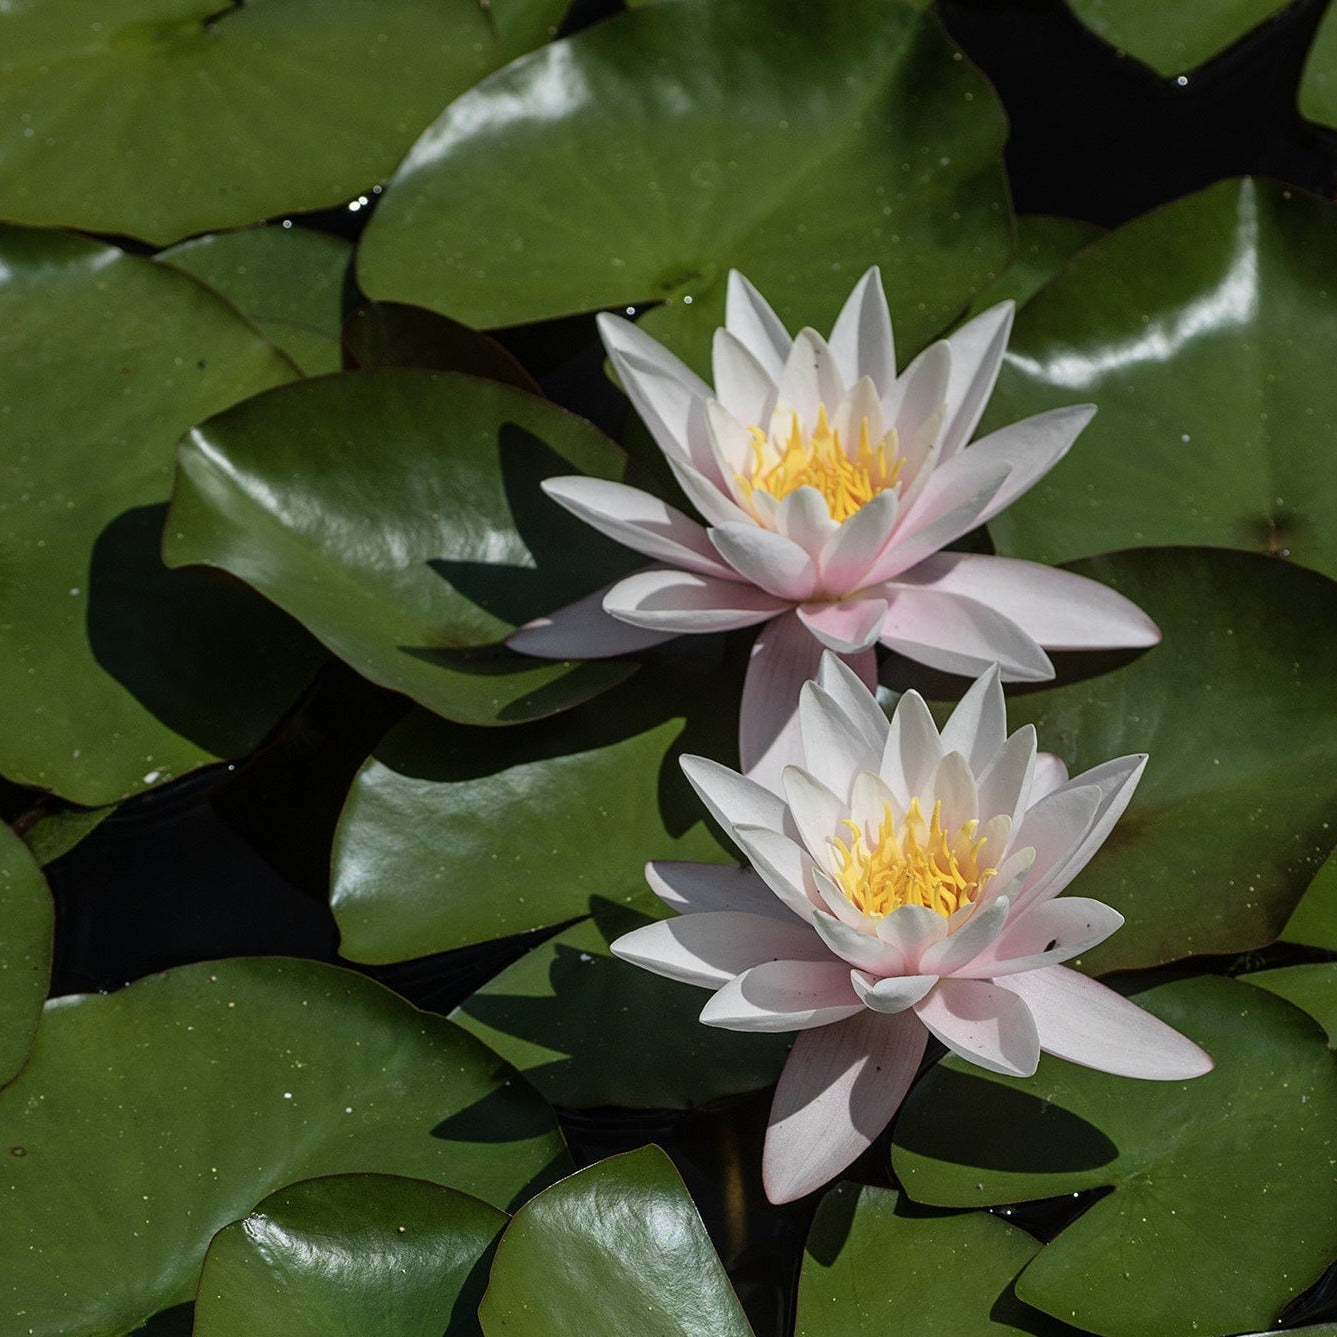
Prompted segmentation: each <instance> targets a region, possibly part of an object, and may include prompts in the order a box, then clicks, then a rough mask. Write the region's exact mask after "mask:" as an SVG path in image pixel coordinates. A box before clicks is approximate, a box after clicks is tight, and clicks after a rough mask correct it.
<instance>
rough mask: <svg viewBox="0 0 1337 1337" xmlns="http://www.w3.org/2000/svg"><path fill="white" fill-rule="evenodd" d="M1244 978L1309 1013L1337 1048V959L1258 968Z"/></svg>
mask: <svg viewBox="0 0 1337 1337" xmlns="http://www.w3.org/2000/svg"><path fill="white" fill-rule="evenodd" d="M1240 979H1242V980H1244V981H1246V982H1247V983H1249V984H1256V985H1257V986H1258V987H1259V988H1260V989H1266V990H1267V991H1268V992H1269V993H1274V994H1276V995H1277V996H1278V997H1279V998H1284V999H1285V1000H1286V1001H1287V1002H1288V1003H1294V1004H1295V1006H1296V1007H1298V1008H1299V1009H1300V1010H1301V1011H1302V1012H1308V1013H1309V1015H1310V1016H1311V1017H1313V1018H1314V1020H1315V1021H1316V1022H1318V1024H1319V1025H1320V1026H1322V1027H1323V1029H1324V1030H1325V1031H1327V1033H1328V1043H1329V1045H1330V1046H1331V1047H1332V1048H1334V1049H1337V961H1320V962H1315V963H1313V964H1311V965H1304V966H1284V967H1282V968H1281V969H1280V970H1257V971H1254V972H1253V973H1252V974H1249V975H1241V976H1240Z"/></svg>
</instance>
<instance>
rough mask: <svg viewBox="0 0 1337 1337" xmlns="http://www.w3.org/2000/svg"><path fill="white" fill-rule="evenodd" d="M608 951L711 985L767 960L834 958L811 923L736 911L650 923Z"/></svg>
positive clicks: (670, 975) (664, 972)
mask: <svg viewBox="0 0 1337 1337" xmlns="http://www.w3.org/2000/svg"><path fill="white" fill-rule="evenodd" d="M609 949H610V950H611V951H612V953H613V955H614V956H618V957H621V958H622V960H624V961H630V962H631V963H632V964H633V965H637V966H644V967H645V969H646V970H651V971H653V972H654V973H655V974H656V975H664V976H666V977H667V978H668V979H671V980H681V981H682V983H684V984H697V985H700V986H702V987H703V988H706V989H718V988H719V987H720V986H721V985H723V984H727V983H728V982H729V981H730V980H731V979H733V977H734V976H735V975H738V974H741V973H742V972H744V971H747V970H751V969H753V968H754V967H755V966H759V965H761V964H762V963H763V962H766V961H830V960H831V953H830V952H829V951H827V949H826V947H825V946H824V945H823V943H822V941H821V939H820V938H819V937H818V936H817V935H816V934H815V933H814V932H813V931H812V930H811V929H810V928H808V927H807V925H806V924H800V923H799V922H798V921H797V920H795V919H787V920H779V919H769V918H766V917H765V916H763V915H751V914H746V913H739V912H737V911H731V910H721V911H717V912H715V913H713V914H711V913H707V914H700V915H679V916H678V917H677V918H676V919H663V920H660V921H659V922H658V923H657V924H646V925H645V926H644V927H643V928H638V929H633V930H632V931H631V932H630V933H624V934H623V935H622V936H621V937H620V938H618V939H617V940H616V941H615V942H613V943H611V944H610V947H609Z"/></svg>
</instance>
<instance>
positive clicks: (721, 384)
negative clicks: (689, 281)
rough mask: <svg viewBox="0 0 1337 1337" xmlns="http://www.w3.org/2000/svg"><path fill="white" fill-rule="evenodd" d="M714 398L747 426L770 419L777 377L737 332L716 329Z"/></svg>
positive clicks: (712, 357)
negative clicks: (773, 375)
mask: <svg viewBox="0 0 1337 1337" xmlns="http://www.w3.org/2000/svg"><path fill="white" fill-rule="evenodd" d="M711 369H712V373H713V375H714V378H715V398H716V399H718V400H719V401H720V403H721V404H723V405H724V407H725V408H726V409H728V410H729V412H730V413H732V414H733V416H734V417H735V418H737V419H738V421H739V422H741V423H742V424H743V425H744V426H752V427H755V426H759V425H760V424H762V423H766V422H770V420H771V411H772V410H773V409H774V408H775V379H774V378H773V377H772V376H771V375H769V373H768V372H767V371H766V368H765V367H763V366H762V364H761V363H760V362H759V361H758V360H757V358H756V356H755V355H754V354H753V353H752V352H751V351H750V350H749V349H748V347H747V345H746V344H744V343H743V341H742V340H741V339H739V338H738V337H737V335H734V334H730V333H729V331H728V330H727V329H721V330H716V331H715V338H714V342H713V343H712V345H711Z"/></svg>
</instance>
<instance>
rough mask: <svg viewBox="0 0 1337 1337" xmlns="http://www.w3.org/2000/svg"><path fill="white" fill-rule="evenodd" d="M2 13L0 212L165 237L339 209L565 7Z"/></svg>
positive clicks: (403, 4) (532, 0)
mask: <svg viewBox="0 0 1337 1337" xmlns="http://www.w3.org/2000/svg"><path fill="white" fill-rule="evenodd" d="M494 8H496V9H497V10H498V15H497V18H495V19H494V18H493V17H491V16H490V15H489V13H488V10H487V8H486V7H484V6H482V5H479V4H476V3H474V0H445V2H444V3H440V2H438V0H400V2H399V3H397V4H394V5H389V6H387V5H385V4H381V3H379V0H343V3H341V4H340V5H339V7H338V10H337V11H334V12H331V10H330V8H329V6H328V5H326V4H324V3H322V0H246V3H244V4H242V3H240V2H239V0H231V2H229V0H110V2H109V3H105V4H100V5H98V7H97V9H96V10H95V11H93V12H92V13H91V14H90V11H89V10H88V8H87V6H86V5H84V4H82V3H81V2H80V0H43V3H42V4H40V5H21V6H13V5H7V6H5V7H4V9H3V10H0V52H3V55H0V127H3V129H2V130H0V181H3V182H4V183H6V184H5V185H4V186H3V188H0V214H3V215H4V216H5V217H6V218H9V219H12V220H13V221H15V222H20V223H41V224H60V225H65V226H69V227H77V228H83V229H84V230H86V231H90V232H114V233H123V234H127V235H129V236H134V237H143V238H145V239H146V240H148V241H151V242H155V243H157V244H162V243H165V242H170V241H175V240H177V239H178V238H180V237H184V236H188V235H189V234H191V233H193V232H205V231H208V230H211V229H219V228H229V227H237V226H239V225H241V224H244V223H253V222H257V221H258V220H260V219H263V218H269V217H272V216H274V215H276V214H280V213H283V212H293V211H305V210H311V209H320V208H325V207H328V206H330V205H335V204H340V203H342V202H343V201H344V200H347V199H349V198H351V197H352V196H355V195H357V194H358V192H359V191H364V190H369V189H370V188H371V187H372V186H373V185H375V184H376V183H377V182H378V181H382V180H384V179H385V178H386V177H387V176H389V174H390V173H391V172H392V171H393V170H394V167H395V164H396V163H397V162H398V161H399V159H400V158H401V157H403V155H404V153H405V151H406V150H407V149H408V147H409V146H410V145H411V144H412V143H413V141H414V139H415V138H416V137H417V135H418V134H419V133H420V132H421V131H422V129H423V128H424V127H425V126H427V125H428V124H429V123H430V122H431V121H432V119H433V117H435V116H436V115H437V113H438V112H439V111H440V110H441V108H442V107H443V106H445V105H446V103H448V102H449V101H450V100H451V98H453V97H455V96H457V95H458V94H460V93H462V92H463V91H464V90H465V89H466V88H469V87H470V86H471V85H472V84H474V83H476V82H477V81H478V80H479V79H481V78H482V77H483V76H484V75H485V74H487V73H488V71H489V70H494V69H496V68H497V67H498V66H500V65H504V64H505V63H506V61H508V60H510V59H511V58H512V57H513V56H515V55H518V54H519V52H520V51H522V50H526V49H527V48H528V46H529V44H530V43H531V42H533V41H535V40H543V38H544V37H545V36H546V29H547V24H548V23H549V22H553V23H555V22H556V21H557V19H558V18H559V17H560V15H561V13H562V12H563V10H564V9H565V3H564V0H525V2H524V3H523V4H517V3H502V4H499V5H495V6H494Z"/></svg>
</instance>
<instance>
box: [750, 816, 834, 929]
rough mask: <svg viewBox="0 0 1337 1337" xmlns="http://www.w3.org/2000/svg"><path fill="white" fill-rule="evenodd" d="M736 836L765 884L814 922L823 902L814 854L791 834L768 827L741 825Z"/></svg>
mask: <svg viewBox="0 0 1337 1337" xmlns="http://www.w3.org/2000/svg"><path fill="white" fill-rule="evenodd" d="M734 839H736V840H737V841H738V843H739V845H741V846H742V848H743V852H744V853H745V854H746V855H747V857H748V862H749V863H751V865H752V867H753V868H755V869H756V870H757V872H758V873H760V874H761V876H762V879H763V880H764V881H765V883H766V885H767V886H768V887H770V889H771V890H772V891H773V892H774V893H775V894H776V895H777V896H778V897H779V898H780V899H781V900H782V901H783V902H784V903H785V905H787V906H788V907H789V909H790V910H791V911H793V913H794V914H796V915H797V916H798V917H799V918H800V919H802V920H803V921H804V923H808V924H810V923H811V922H812V916H813V911H814V910H816V909H817V908H818V906H819V904H820V902H821V897H820V896H819V895H818V893H817V888H816V887H815V886H814V885H813V880H812V867H813V863H812V856H811V855H809V854H808V852H807V851H806V850H805V849H804V848H803V847H802V846H801V845H799V844H797V843H796V842H794V841H792V840H790V838H789V837H788V836H783V835H780V834H779V833H778V832H776V831H772V830H771V829H770V828H769V827H765V826H741V827H736V828H735V830H734Z"/></svg>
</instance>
